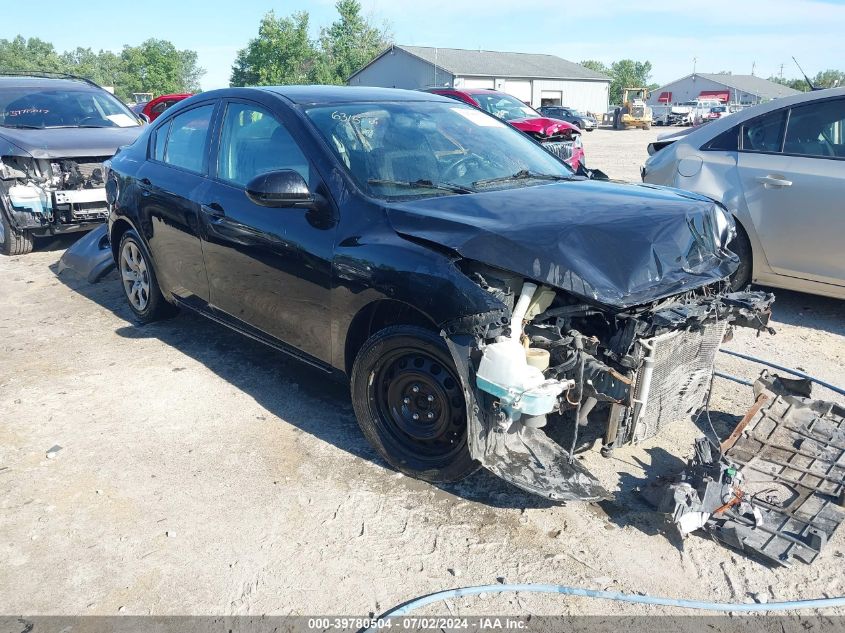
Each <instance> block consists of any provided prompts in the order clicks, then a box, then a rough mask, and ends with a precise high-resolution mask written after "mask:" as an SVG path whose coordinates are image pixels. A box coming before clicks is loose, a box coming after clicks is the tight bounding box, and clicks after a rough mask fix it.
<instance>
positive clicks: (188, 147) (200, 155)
mask: <svg viewBox="0 0 845 633" xmlns="http://www.w3.org/2000/svg"><path fill="white" fill-rule="evenodd" d="M213 113H214V104H211V103H210V104H208V105H204V106H199V107H198V108H192V109H190V110H188V111H187V112H182V113H180V114H177V115H176V116H175V117H173V118H172V119H171V120H170V122H169V124H170V134H169V135H168V137H167V146H166V147H165V150H164V162H165V163H167V164H168V165H173V166H174V167H181V168H182V169H187V170H189V171H194V172H197V173H203V172H204V171H205V164H206V158H207V155H208V128H209V127H210V125H211V115H212V114H213ZM156 145H158V143H156Z"/></svg>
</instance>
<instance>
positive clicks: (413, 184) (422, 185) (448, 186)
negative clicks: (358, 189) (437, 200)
mask: <svg viewBox="0 0 845 633" xmlns="http://www.w3.org/2000/svg"><path fill="white" fill-rule="evenodd" d="M367 184H368V185H393V186H396V187H407V188H408V189H439V190H440V191H451V192H452V193H476V191H475V189H470V188H469V187H464V186H462V185H455V184H452V183H450V182H433V181H431V180H428V179H425V178H420V179H419V180H411V181H408V180H390V179H387V178H370V179H369V180H367Z"/></svg>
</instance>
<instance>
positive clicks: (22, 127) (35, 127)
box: [3, 123, 44, 130]
mask: <svg viewBox="0 0 845 633" xmlns="http://www.w3.org/2000/svg"><path fill="white" fill-rule="evenodd" d="M3 127H8V128H12V129H15V130H43V129H44V128H43V127H41V126H40V125H10V124H8V123H4V124H3Z"/></svg>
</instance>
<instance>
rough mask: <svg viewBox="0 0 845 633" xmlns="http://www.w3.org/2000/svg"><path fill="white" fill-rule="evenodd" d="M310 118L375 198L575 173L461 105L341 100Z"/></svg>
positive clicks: (515, 184) (514, 132)
mask: <svg viewBox="0 0 845 633" xmlns="http://www.w3.org/2000/svg"><path fill="white" fill-rule="evenodd" d="M306 113H307V115H308V117H309V118H310V119H311V120H312V121H313V122H314V124H315V125H316V126H317V128H318V129H319V131H320V134H321V135H322V136H323V137H324V138H325V139H326V141H327V142H328V144H329V145H330V146H331V148H332V150H333V151H334V153H335V155H336V156H337V158H338V159H339V160H340V162H342V163H343V164H344V165H345V166H346V169H347V170H348V171H349V173H350V175H351V176H352V178H353V179H354V180H355V182H356V183H357V184H358V185H359V187H361V189H362V190H364V191H366V192H368V193H369V194H371V195H373V196H376V197H381V198H393V197H421V196H433V195H449V194H454V193H468V192H473V191H481V190H485V191H486V190H490V189H493V188H496V189H501V188H506V187H522V186H527V185H537V184H541V183H543V182H544V181H548V180H554V179H564V178H569V177H570V176H571V175H572V173H573V172H572V170H571V169H570V168H569V167H568V166H567V165H565V164H564V163H563V162H561V161H560V160H558V159H557V158H556V157H555V156H553V155H551V154H550V153H548V152H547V151H546V150H544V149H543V148H542V147H540V146H539V145H537V144H536V143H535V142H534V141H532V140H530V139H529V138H528V137H527V136H525V135H524V134H523V133H522V132H519V131H518V130H516V129H514V128H512V127H511V126H509V125H507V124H505V123H502V122H501V121H498V120H497V119H495V118H492V117H490V116H487V115H486V114H484V113H483V112H479V111H478V110H476V109H475V108H472V107H470V106H466V105H463V104H458V103H437V102H410V103H407V102H406V103H378V104H373V103H356V104H346V103H344V104H340V105H335V106H328V107H316V108H310V109H309V110H307V111H306Z"/></svg>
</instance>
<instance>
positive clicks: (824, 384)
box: [719, 349, 845, 396]
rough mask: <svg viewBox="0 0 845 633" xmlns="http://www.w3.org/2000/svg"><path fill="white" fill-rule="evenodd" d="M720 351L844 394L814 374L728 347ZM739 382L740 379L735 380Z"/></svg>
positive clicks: (729, 378)
mask: <svg viewBox="0 0 845 633" xmlns="http://www.w3.org/2000/svg"><path fill="white" fill-rule="evenodd" d="M719 351H720V352H722V353H723V354H728V355H729V356H736V357H737V358H742V359H743V360H748V361H751V362H752V363H759V364H760V365H766V366H767V367H771V368H772V369H778V370H780V371H785V372H786V373H788V374H792V375H793V376H798V377H799V378H804V379H806V380H809V381H810V382H814V383H816V384H817V385H821V386H822V387H826V388H827V389H830V390H831V391H833V392H835V393H838V394H839V395H840V396H845V389H843V388H842V387H836V386H834V385H831V384H830V383H829V382H825V381H824V380H820V379H819V378H816V377H815V376H811V375H810V374H806V373H804V372H803V371H799V370H797V369H790V368H789V367H784V366H783V365H778V364H777V363H773V362H771V361H768V360H763V359H762V358H757V357H756V356H751V355H750V354H743V353H741V352H735V351H733V350H729V349H720V350H719ZM722 377H723V378H728V380H731V379H733V377H732V376H727V375H726V376H722ZM736 382H740V381H738V380H737V381H736Z"/></svg>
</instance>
